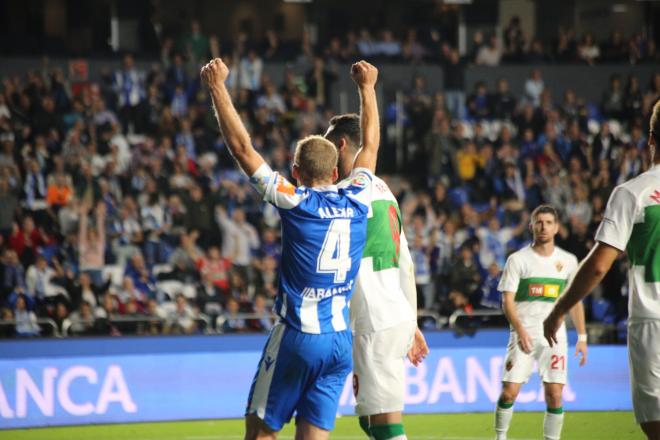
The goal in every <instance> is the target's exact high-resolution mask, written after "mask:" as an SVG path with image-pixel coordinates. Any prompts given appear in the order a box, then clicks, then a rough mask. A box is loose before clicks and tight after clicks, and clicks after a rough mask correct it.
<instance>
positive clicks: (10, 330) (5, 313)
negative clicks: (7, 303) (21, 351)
mask: <svg viewBox="0 0 660 440" xmlns="http://www.w3.org/2000/svg"><path fill="white" fill-rule="evenodd" d="M0 321H4V322H3V323H2V325H0V338H3V339H8V338H13V337H14V336H16V325H10V324H11V323H13V322H14V312H13V311H12V310H11V309H10V308H8V307H2V308H0Z"/></svg>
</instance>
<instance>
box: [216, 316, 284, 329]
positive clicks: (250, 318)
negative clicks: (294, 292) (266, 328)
mask: <svg viewBox="0 0 660 440" xmlns="http://www.w3.org/2000/svg"><path fill="white" fill-rule="evenodd" d="M264 318H266V319H269V320H270V323H271V325H274V324H275V322H277V320H279V319H280V317H279V316H278V315H276V314H274V313H269V314H268V315H265V316H264V315H262V314H259V313H237V314H236V315H234V316H233V317H232V318H231V319H236V320H243V321H245V323H246V324H247V323H248V321H259V320H261V319H264ZM228 319H229V318H227V317H226V316H224V315H220V316H218V317H217V318H215V331H216V332H217V333H224V331H223V330H222V328H223V326H224V324H225V322H227V320H228ZM248 328H249V327H248Z"/></svg>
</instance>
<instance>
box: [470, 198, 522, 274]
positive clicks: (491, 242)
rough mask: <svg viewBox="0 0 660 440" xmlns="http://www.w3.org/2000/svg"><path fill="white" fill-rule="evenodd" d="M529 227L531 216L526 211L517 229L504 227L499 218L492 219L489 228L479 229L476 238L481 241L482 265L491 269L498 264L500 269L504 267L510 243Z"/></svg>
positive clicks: (480, 256)
mask: <svg viewBox="0 0 660 440" xmlns="http://www.w3.org/2000/svg"><path fill="white" fill-rule="evenodd" d="M528 226H529V215H528V214H527V211H524V212H523V215H522V218H521V220H520V223H518V225H517V226H516V227H515V228H512V227H510V226H502V225H501V224H500V221H499V220H498V219H497V217H492V218H491V219H490V220H489V221H488V227H483V226H482V227H479V228H478V229H477V231H476V236H477V237H478V238H479V240H481V252H480V254H479V260H480V262H481V265H482V266H483V267H490V266H491V265H492V264H496V265H497V266H498V267H504V263H506V257H507V256H508V252H507V251H508V245H509V242H510V241H511V240H512V239H513V238H514V237H517V236H519V235H520V234H522V233H524V232H525V230H526V229H527V227H528Z"/></svg>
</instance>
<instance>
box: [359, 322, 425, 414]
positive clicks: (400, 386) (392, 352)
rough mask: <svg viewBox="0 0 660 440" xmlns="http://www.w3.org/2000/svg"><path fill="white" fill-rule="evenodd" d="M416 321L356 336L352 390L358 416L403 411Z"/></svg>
mask: <svg viewBox="0 0 660 440" xmlns="http://www.w3.org/2000/svg"><path fill="white" fill-rule="evenodd" d="M416 327H417V325H416V323H415V321H409V322H402V323H401V324H398V325H396V326H394V327H391V328H388V329H386V330H382V331H378V332H373V333H367V334H364V335H357V336H355V337H354V338H353V392H354V393H355V400H356V402H357V406H356V407H355V412H356V413H357V414H358V415H359V416H372V415H375V414H384V413H391V412H400V411H403V396H404V392H405V363H404V362H405V358H406V355H407V354H408V350H410V347H411V345H412V341H413V337H414V335H415V329H416Z"/></svg>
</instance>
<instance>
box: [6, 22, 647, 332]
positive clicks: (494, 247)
mask: <svg viewBox="0 0 660 440" xmlns="http://www.w3.org/2000/svg"><path fill="white" fill-rule="evenodd" d="M193 28H194V32H193V33H192V34H191V35H189V36H187V37H185V39H184V40H183V46H182V47H185V48H187V50H186V51H185V54H184V53H182V52H180V51H177V50H176V47H177V46H178V44H176V43H175V42H174V40H167V41H166V42H165V44H164V47H163V59H162V63H161V65H156V66H154V67H153V68H152V69H151V70H150V71H148V72H142V71H140V70H138V69H137V68H136V67H135V65H134V60H133V58H132V57H131V56H130V55H126V56H124V57H123V60H122V65H121V68H120V69H118V70H117V71H115V72H111V71H104V72H103V73H102V74H101V76H100V77H99V78H91V83H90V84H87V85H84V86H82V85H80V84H76V83H74V82H70V81H69V79H68V78H67V77H66V76H65V75H64V73H63V72H62V71H61V70H59V69H53V70H50V71H45V70H43V71H42V70H38V69H37V70H33V71H29V72H23V73H21V74H20V75H16V76H12V77H9V78H5V79H4V81H3V84H2V93H1V94H0V243H1V251H0V252H1V255H0V311H1V314H0V319H2V320H6V321H10V320H15V325H10V326H8V325H4V326H0V332H2V334H3V335H4V336H13V335H19V336H32V335H38V334H46V333H48V332H50V330H47V327H44V326H40V325H39V324H38V323H37V319H39V318H50V319H52V321H54V322H55V325H56V326H57V332H58V333H60V334H75V335H91V334H110V335H116V334H134V333H140V334H155V333H194V332H200V331H203V330H204V329H209V330H217V331H222V332H245V331H266V330H268V329H270V327H271V325H272V321H271V320H270V319H269V317H270V307H271V305H272V303H273V298H274V297H275V294H276V291H277V282H278V280H277V273H278V265H279V258H280V246H279V218H278V215H277V212H276V211H275V210H274V209H273V208H271V207H269V206H267V205H264V204H263V203H262V202H261V201H260V200H259V198H258V197H257V193H256V192H255V191H253V190H252V189H251V187H250V185H249V184H248V182H247V180H246V178H245V177H244V176H243V175H242V173H240V172H238V170H237V169H236V168H235V166H234V163H233V161H232V159H231V157H230V156H229V154H228V152H227V149H226V146H225V145H224V143H223V139H222V138H221V136H220V135H219V133H218V130H217V125H216V121H215V119H214V115H213V111H212V110H211V107H210V102H209V98H208V94H207V93H206V92H205V91H204V90H203V89H201V88H200V86H199V81H198V66H199V62H201V61H202V60H205V59H207V58H208V57H209V56H217V55H220V48H219V44H218V42H217V40H215V39H213V38H211V39H209V38H206V37H202V36H201V34H200V32H199V28H198V25H194V26H193ZM475 39H477V41H478V35H475ZM237 42H238V46H240V45H241V44H242V43H245V42H246V39H244V38H242V37H241V38H239V39H237ZM266 43H267V44H265V45H264V46H262V47H260V48H257V47H255V46H249V45H247V44H246V45H245V47H235V48H234V49H235V50H234V52H233V53H234V56H230V57H226V58H225V60H226V62H227V63H233V64H232V65H231V66H230V69H231V74H230V77H229V79H228V82H229V84H230V88H231V90H232V93H233V94H234V101H235V103H236V106H237V108H238V111H239V113H240V115H241V117H242V118H243V120H244V121H245V123H246V124H247V126H248V127H249V130H250V132H251V135H252V139H253V142H254V145H255V147H256V148H257V149H258V150H259V151H260V152H261V153H262V154H263V155H264V156H265V157H267V159H268V161H269V162H270V165H271V167H272V168H273V169H275V170H277V171H279V172H281V173H284V174H288V173H289V166H290V160H291V156H292V150H293V147H294V145H295V140H297V139H299V138H301V137H304V136H306V135H309V134H317V133H323V132H324V130H325V128H326V126H327V122H326V121H328V119H329V117H330V116H332V114H333V113H332V109H330V108H329V107H328V104H327V103H328V102H329V98H328V97H329V96H330V94H331V90H332V88H331V84H332V81H333V75H335V73H333V72H332V70H331V69H328V68H326V66H327V65H331V64H332V63H333V62H336V61H342V62H343V61H350V60H352V59H354V58H355V57H361V56H367V55H370V54H376V52H375V51H376V50H378V51H380V52H378V53H379V54H381V55H383V54H386V55H387V56H389V55H392V56H401V57H402V58H403V59H409V58H410V57H415V58H424V57H425V56H426V54H427V51H428V49H427V48H426V47H425V46H423V45H421V44H420V43H417V42H416V37H415V33H414V32H411V33H409V34H408V35H407V37H406V39H405V41H404V42H402V43H400V42H398V41H396V40H395V39H394V38H393V37H392V35H391V34H390V33H387V32H384V33H383V34H382V38H381V39H380V40H372V39H371V37H369V34H368V33H366V32H360V33H359V35H355V36H353V37H349V38H348V41H347V42H346V41H344V42H342V41H339V40H332V41H331V43H330V45H329V47H328V48H327V50H326V51H325V52H324V53H323V54H316V53H315V52H314V48H313V47H312V46H311V44H310V43H309V41H305V40H304V41H303V42H302V50H299V51H298V52H297V55H299V56H309V57H310V60H312V61H311V62H310V70H309V71H308V73H307V74H306V75H304V76H300V77H298V76H296V75H295V74H294V73H293V71H290V70H287V71H286V72H285V74H284V78H283V79H282V81H281V82H279V81H277V79H275V78H269V77H267V76H265V75H262V69H263V65H264V63H267V62H269V60H273V59H276V58H277V54H278V53H279V52H278V44H277V37H276V35H275V34H274V33H268V38H267V42H266ZM538 44H540V43H537V42H532V44H531V48H532V49H531V51H530V52H527V55H526V56H527V57H532V58H531V59H532V60H533V61H534V62H538V61H542V58H543V57H545V56H546V55H544V54H545V51H544V50H542V48H538V47H537V49H534V48H535V47H536V46H538ZM491 46H492V45H491ZM491 46H489V45H484V46H481V47H480V48H478V49H477V48H476V47H475V50H474V51H473V55H471V56H472V57H473V58H474V60H475V61H476V62H480V60H481V61H483V62H486V61H488V62H489V63H490V62H491V61H495V59H496V58H497V61H499V58H500V57H499V56H494V55H493V50H492V47H491ZM524 46H525V40H524V37H523V36H522V32H521V31H520V28H519V23H518V22H517V21H516V20H513V21H512V22H511V24H510V25H509V27H507V29H506V31H505V45H504V47H505V49H504V50H503V51H502V58H503V59H504V58H506V57H512V56H513V57H515V56H517V55H516V54H519V53H523V52H521V50H522V49H521V48H522V47H524ZM642 46H644V47H642ZM495 47H499V43H497V42H496V43H495ZM593 47H594V45H593V42H592V39H591V38H590V37H588V36H587V37H585V39H584V42H583V43H579V44H578V43H576V42H575V40H574V38H573V36H572V35H571V34H570V33H561V34H560V39H559V43H558V47H557V51H556V53H555V55H556V57H557V58H558V59H562V60H564V59H565V60H569V59H575V58H576V57H578V58H582V59H585V58H588V62H595V61H598V60H600V59H608V60H622V61H623V60H629V59H630V57H632V56H635V57H638V56H639V57H638V58H639V59H648V57H649V56H650V57H655V52H654V48H653V47H652V46H651V42H643V41H641V40H640V39H639V38H637V37H635V38H633V39H631V40H630V41H629V42H625V41H624V40H623V39H622V38H621V36H620V35H618V34H616V33H615V34H614V35H613V37H612V41H611V42H610V43H609V44H608V45H604V46H603V47H602V51H600V50H599V49H598V48H597V47H596V49H595V50H593ZM370 51H371V52H370ZM534 51H537V52H538V54H537V55H538V56H539V57H541V58H535V57H534V56H533V52H534ZM542 54H543V55H542ZM316 55H322V56H316ZM443 56H444V58H443V63H445V65H446V72H445V76H446V82H447V87H446V89H445V90H428V89H427V88H426V85H425V81H424V78H423V77H422V76H418V77H416V78H415V80H414V86H413V88H412V89H411V90H408V91H406V99H405V108H404V109H395V110H394V113H396V112H403V113H404V115H403V116H404V118H405V121H406V134H405V136H406V139H405V140H406V144H407V145H408V150H409V151H410V152H411V161H412V164H413V165H412V169H413V170H414V171H415V172H414V175H412V176H410V177H406V174H403V173H399V174H397V175H394V176H389V177H388V176H384V177H385V178H386V179H387V181H388V182H389V184H390V186H391V188H392V190H393V192H394V193H395V195H396V196H397V197H398V199H399V201H400V204H401V207H402V215H403V219H404V222H405V224H404V226H405V232H406V235H407V237H408V241H409V244H410V246H411V250H412V254H413V257H414V259H415V263H416V280H417V287H418V292H419V306H420V308H424V309H426V310H429V311H432V312H435V313H437V314H439V315H440V316H442V317H447V316H449V315H451V314H452V313H454V312H456V311H457V310H460V311H463V312H465V313H467V314H470V313H472V312H473V311H474V310H476V309H498V308H499V307H500V301H501V299H500V294H499V293H498V292H497V282H498V279H499V276H500V273H501V268H502V267H503V265H504V262H505V260H506V257H507V255H508V254H509V253H510V252H511V251H513V250H516V249H518V248H520V247H521V246H523V245H524V244H525V243H527V242H528V241H529V239H530V235H529V231H528V228H527V224H528V222H529V214H528V213H529V212H530V211H531V209H533V208H534V207H535V206H537V205H538V204H540V203H543V202H546V203H551V204H553V205H555V206H556V207H558V208H559V210H560V212H561V214H562V219H561V220H562V227H561V230H560V233H559V237H558V244H559V245H560V246H562V247H563V248H565V249H567V250H569V251H571V252H573V253H575V254H576V255H577V257H578V258H579V259H582V258H583V257H585V256H586V254H587V253H588V251H589V248H590V247H591V246H592V244H593V243H592V237H593V235H594V229H595V228H596V226H597V225H598V224H599V221H600V220H601V218H602V214H603V209H604V204H605V202H606V201H607V199H608V196H609V194H610V192H611V191H612V188H613V187H614V186H615V185H616V184H618V183H620V182H623V181H625V180H627V179H629V178H631V177H632V176H635V175H637V174H638V173H639V172H640V171H641V170H643V169H645V168H646V167H647V166H648V163H649V156H648V152H647V149H646V148H645V145H646V126H645V125H644V124H645V122H644V121H648V120H649V112H650V109H651V106H652V104H653V103H654V102H655V101H656V100H657V99H658V98H659V97H660V72H658V73H656V74H655V75H653V77H652V78H637V77H635V76H630V77H628V78H620V77H613V78H612V81H611V84H610V87H609V88H608V90H605V91H604V94H603V100H602V102H600V103H588V102H584V100H583V99H581V98H580V96H579V91H573V90H565V91H556V90H553V91H551V90H548V89H546V88H545V87H544V82H543V76H542V72H541V71H540V70H537V69H535V70H533V72H532V73H531V75H530V77H529V79H528V80H527V82H526V83H525V93H524V95H523V96H515V95H514V94H513V93H512V92H511V91H509V85H508V84H507V82H506V80H500V81H499V82H498V83H497V88H496V89H495V90H488V89H487V88H486V86H485V85H484V84H479V85H477V87H476V90H474V92H473V93H471V94H469V95H467V96H465V95H463V92H462V90H461V89H462V87H457V88H452V84H456V83H452V75H454V77H455V78H454V80H455V81H459V80H460V78H458V76H460V73H457V72H454V73H452V67H451V66H452V65H456V64H457V63H463V60H461V59H460V57H459V56H458V52H457V51H456V49H454V48H451V47H449V48H448V49H447V50H446V52H445V51H444V49H443ZM523 58H524V57H523ZM495 64H496V63H495ZM393 119H394V116H392V114H391V112H388V114H387V115H383V124H384V125H388V124H393ZM385 141H387V140H386V139H385ZM625 270H626V261H625V259H623V258H622V259H621V260H619V261H618V262H617V264H616V265H615V268H614V270H612V271H611V272H610V273H609V274H608V275H607V278H606V281H605V282H604V283H603V284H602V286H601V287H599V292H598V293H597V294H596V295H595V296H594V297H593V298H594V299H593V301H592V303H591V304H589V307H588V316H589V318H590V319H591V320H592V321H602V322H606V323H611V324H615V323H620V322H622V321H623V320H625V317H626V316H625V313H626V312H625V310H626V307H625V302H626V299H625V296H626V292H625V289H626V287H625V285H624V282H623V280H624V279H625ZM246 313H247V314H249V315H246ZM427 323H428V321H423V324H424V325H426V324H427Z"/></svg>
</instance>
